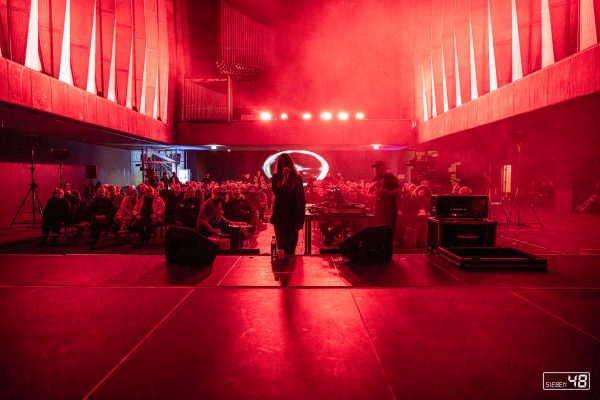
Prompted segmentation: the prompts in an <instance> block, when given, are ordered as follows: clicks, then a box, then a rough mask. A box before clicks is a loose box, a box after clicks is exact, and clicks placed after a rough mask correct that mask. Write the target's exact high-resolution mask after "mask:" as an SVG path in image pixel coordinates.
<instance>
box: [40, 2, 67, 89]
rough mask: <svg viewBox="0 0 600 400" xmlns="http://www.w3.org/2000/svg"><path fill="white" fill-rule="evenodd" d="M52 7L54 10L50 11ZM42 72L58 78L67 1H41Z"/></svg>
mask: <svg viewBox="0 0 600 400" xmlns="http://www.w3.org/2000/svg"><path fill="white" fill-rule="evenodd" d="M50 5H52V9H50ZM39 6H40V14H39V15H40V19H39V24H40V59H41V61H42V70H43V71H44V72H46V73H47V74H49V75H51V76H53V77H55V78H58V73H59V70H60V59H61V52H62V42H63V29H64V24H65V8H66V0H39Z"/></svg>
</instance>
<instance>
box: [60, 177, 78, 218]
mask: <svg viewBox="0 0 600 400" xmlns="http://www.w3.org/2000/svg"><path fill="white" fill-rule="evenodd" d="M64 192H65V199H67V200H69V205H70V209H69V217H70V218H69V220H70V221H74V220H75V216H76V215H77V210H78V209H79V204H80V203H81V196H78V195H79V193H78V192H76V191H75V192H74V191H73V188H72V186H71V184H70V183H69V182H67V183H65V190H64ZM75 222H76V221H75Z"/></svg>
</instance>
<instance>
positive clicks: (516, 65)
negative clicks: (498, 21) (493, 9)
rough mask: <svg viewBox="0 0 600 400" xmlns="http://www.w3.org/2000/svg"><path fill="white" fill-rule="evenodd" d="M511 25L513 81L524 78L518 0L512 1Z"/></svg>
mask: <svg viewBox="0 0 600 400" xmlns="http://www.w3.org/2000/svg"><path fill="white" fill-rule="evenodd" d="M510 8H511V24H510V29H511V33H512V35H511V36H512V39H511V45H512V81H513V82H514V81H516V80H517V79H521V78H522V77H523V64H522V63H521V41H520V40H519V20H518V18H517V3H516V0H511V6H510Z"/></svg>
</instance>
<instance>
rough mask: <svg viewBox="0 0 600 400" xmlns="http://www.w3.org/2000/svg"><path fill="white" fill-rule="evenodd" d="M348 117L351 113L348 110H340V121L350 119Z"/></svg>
mask: <svg viewBox="0 0 600 400" xmlns="http://www.w3.org/2000/svg"><path fill="white" fill-rule="evenodd" d="M348 117H349V115H348V113H347V112H346V111H340V112H339V113H338V119H339V120H340V121H346V120H347V119H348Z"/></svg>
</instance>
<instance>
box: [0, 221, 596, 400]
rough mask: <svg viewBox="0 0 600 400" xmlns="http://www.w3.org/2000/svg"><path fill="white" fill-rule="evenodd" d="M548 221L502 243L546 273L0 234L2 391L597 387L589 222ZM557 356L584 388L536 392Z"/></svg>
mask: <svg viewBox="0 0 600 400" xmlns="http://www.w3.org/2000/svg"><path fill="white" fill-rule="evenodd" d="M543 222H544V226H543V227H542V226H538V225H535V224H530V225H527V226H518V227H517V226H511V227H506V226H504V227H501V228H500V230H499V234H498V242H499V244H501V245H505V246H514V247H517V248H521V249H523V250H527V251H530V252H533V253H536V254H542V255H545V256H547V258H548V269H547V270H546V271H528V270H498V269H495V270H494V269H487V270H486V269H480V270H462V269H459V268H456V267H454V266H451V265H449V264H447V263H446V262H445V261H444V260H442V259H440V258H439V257H437V256H436V255H431V254H396V255H394V258H393V260H392V261H391V262H389V263H384V264H379V265H353V264H342V263H339V260H338V259H337V258H336V256H311V257H303V256H297V257H292V258H289V259H287V260H285V261H283V262H278V263H276V264H272V263H271V261H270V259H269V257H265V256H218V257H217V259H216V260H215V261H214V263H213V264H212V265H210V266H205V267H182V266H176V265H168V264H166V262H165V259H164V255H162V254H161V253H162V245H161V243H160V242H159V243H155V244H154V245H153V246H150V247H149V248H141V249H140V248H137V247H135V246H128V245H126V244H125V245H123V244H116V245H113V244H111V243H110V242H107V244H106V247H105V248H104V249H101V250H100V251H97V252H96V253H93V254H90V253H88V252H87V250H85V246H83V245H74V244H72V243H68V242H63V243H62V245H59V246H58V247H57V248H42V249H39V248H37V247H35V245H32V243H31V241H24V242H21V243H20V244H12V245H8V246H4V247H3V248H2V250H1V251H2V252H3V253H4V254H0V371H2V372H3V373H2V374H0V399H81V398H106V399H136V398H137V399H165V398H169V399H170V398H175V399H189V398H192V399H261V400H265V399H379V398H382V399H404V398H406V399H412V398H422V399H470V398H477V399H488V398H498V399H504V398H510V399H533V398H542V399H545V398H551V399H554V398H569V399H575V398H576V399H579V398H590V399H592V398H593V399H597V398H600V389H599V386H598V385H597V384H595V382H596V380H597V379H598V376H600V255H598V253H600V252H598V249H600V245H598V243H599V242H598V237H599V233H598V230H597V225H595V224H597V222H598V220H597V219H596V220H594V219H593V218H587V217H586V218H583V217H582V216H571V217H569V219H567V220H560V219H558V218H554V219H553V220H549V219H548V218H545V219H544V220H543ZM594 225H595V226H596V228H595V229H592V228H593V227H594ZM7 236H10V232H9V233H6V235H5V237H7ZM269 237H270V236H269V231H268V230H265V231H263V233H262V235H261V236H259V240H258V241H257V245H258V247H259V248H260V246H261V244H260V243H262V244H263V245H264V244H265V243H267V240H268V238H269ZM264 238H267V239H264ZM9 239H10V237H9V238H7V239H6V240H9ZM263 242H264V243H263ZM313 243H315V242H313ZM124 250H126V251H124ZM11 253H20V254H11ZM32 253H37V254H32ZM45 253H46V254H45ZM48 253H51V254H48ZM136 253H137V254H136ZM551 371H572V372H579V371H586V372H590V374H591V390H590V391H580V392H555V391H544V390H543V389H542V375H543V372H551Z"/></svg>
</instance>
